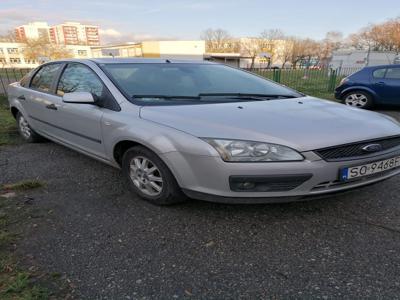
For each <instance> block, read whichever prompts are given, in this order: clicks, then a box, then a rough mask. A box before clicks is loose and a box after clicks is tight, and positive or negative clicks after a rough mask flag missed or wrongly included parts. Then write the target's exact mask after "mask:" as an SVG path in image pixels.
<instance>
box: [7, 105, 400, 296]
mask: <svg viewBox="0 0 400 300" xmlns="http://www.w3.org/2000/svg"><path fill="white" fill-rule="evenodd" d="M389 114H391V115H394V116H399V113H397V112H395V111H390V112H389ZM24 179H38V180H42V181H45V182H46V183H47V187H46V188H45V189H41V190H34V191H29V192H24V193H23V194H20V195H19V196H18V197H25V196H29V197H30V198H31V205H35V206H36V207H37V209H38V210H40V211H43V212H46V213H45V214H44V215H45V216H44V217H42V218H38V219H36V220H35V226H32V228H31V229H29V232H28V233H27V236H26V238H24V239H23V240H22V241H21V242H20V243H19V245H18V249H19V250H18V251H19V253H20V254H21V255H23V256H26V257H29V258H30V259H31V261H32V263H35V264H37V265H39V266H40V267H41V268H42V269H44V270H46V271H48V272H60V273H63V274H66V276H67V277H68V278H69V279H70V280H71V284H72V285H73V286H75V287H76V288H75V290H74V291H73V295H74V296H75V297H76V298H85V299H160V298H163V299H175V298H176V299H181V298H192V299H199V298H207V299H221V298H234V299H237V298H245V299H253V298H258V299H259V298H264V299H265V298H272V299H274V298H316V299H331V298H388V299H396V298H397V299H399V298H400V251H399V248H400V196H399V185H400V177H395V178H392V179H390V180H387V181H385V182H383V183H381V184H378V185H375V186H371V187H368V188H365V189H363V190H362V191H360V192H356V193H353V194H346V195H343V196H340V197H339V196H336V197H332V198H329V199H324V200H315V201H309V202H298V203H288V204H273V205H272V204H270V205H222V204H213V203H207V202H200V201H194V200H193V201H190V202H188V203H185V204H181V205H178V206H173V207H156V206H153V205H151V204H147V203H146V202H144V201H141V200H140V199H138V198H137V197H135V196H133V195H131V194H130V193H129V192H128V191H127V190H126V189H125V188H124V186H123V184H122V180H121V175H120V172H119V170H116V169H113V168H111V167H109V166H106V165H103V164H101V163H99V162H97V161H94V160H92V159H90V158H87V157H85V156H83V155H81V154H78V153H76V152H74V151H72V150H69V149H67V148H64V147H62V146H59V145H57V144H54V143H43V144H22V145H18V146H12V147H11V146H8V147H2V148H0V184H4V183H12V182H17V181H19V180H24Z"/></svg>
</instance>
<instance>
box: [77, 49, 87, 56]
mask: <svg viewBox="0 0 400 300" xmlns="http://www.w3.org/2000/svg"><path fill="white" fill-rule="evenodd" d="M78 55H79V56H87V50H78Z"/></svg>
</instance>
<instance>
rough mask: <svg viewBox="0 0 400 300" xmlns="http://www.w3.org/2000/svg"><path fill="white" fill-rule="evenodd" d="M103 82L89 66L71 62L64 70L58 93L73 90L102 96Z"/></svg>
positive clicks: (62, 93)
mask: <svg viewBox="0 0 400 300" xmlns="http://www.w3.org/2000/svg"><path fill="white" fill-rule="evenodd" d="M103 89H104V86H103V83H102V82H101V81H100V79H99V78H98V77H97V76H96V74H94V73H93V71H92V70H90V69H89V68H88V67H86V66H84V65H82V64H69V65H68V66H67V68H66V69H65V70H64V73H63V74H62V76H61V78H60V81H59V83H58V87H57V95H60V96H63V95H64V94H66V93H72V92H89V93H92V94H93V95H95V96H97V97H98V98H101V97H102V96H103Z"/></svg>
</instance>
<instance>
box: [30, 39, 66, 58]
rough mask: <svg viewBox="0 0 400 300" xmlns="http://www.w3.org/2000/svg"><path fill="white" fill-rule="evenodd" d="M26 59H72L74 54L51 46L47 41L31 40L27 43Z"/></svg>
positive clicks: (57, 46) (56, 46)
mask: <svg viewBox="0 0 400 300" xmlns="http://www.w3.org/2000/svg"><path fill="white" fill-rule="evenodd" d="M25 44H26V47H25V48H24V57H25V58H26V59H33V60H37V61H38V60H40V58H41V57H46V58H49V59H60V58H70V57H72V53H71V52H70V51H68V50H67V49H65V48H64V47H61V46H59V45H55V44H50V43H49V42H48V40H47V39H30V40H27V41H26V43H25Z"/></svg>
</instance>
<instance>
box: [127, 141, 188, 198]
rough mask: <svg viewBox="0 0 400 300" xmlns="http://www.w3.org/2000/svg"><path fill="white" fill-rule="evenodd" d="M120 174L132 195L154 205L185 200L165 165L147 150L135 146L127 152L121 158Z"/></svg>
mask: <svg viewBox="0 0 400 300" xmlns="http://www.w3.org/2000/svg"><path fill="white" fill-rule="evenodd" d="M122 173H123V176H124V178H125V180H126V181H127V184H128V186H129V188H130V190H131V191H132V192H133V193H134V194H136V195H139V196H140V197H141V198H142V199H145V200H147V201H149V202H151V203H153V204H155V205H171V204H175V203H180V202H184V201H185V200H186V197H185V195H184V194H183V193H182V191H181V189H180V187H179V186H178V183H177V182H176V179H175V177H174V176H173V174H172V173H171V171H170V170H169V168H168V167H167V165H166V164H165V163H164V162H163V161H162V160H161V159H160V158H159V157H158V156H157V155H156V154H155V153H154V152H152V151H150V150H149V149H147V148H144V147H142V146H136V147H132V148H131V149H129V150H127V151H126V152H125V154H124V156H123V158H122Z"/></svg>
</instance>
